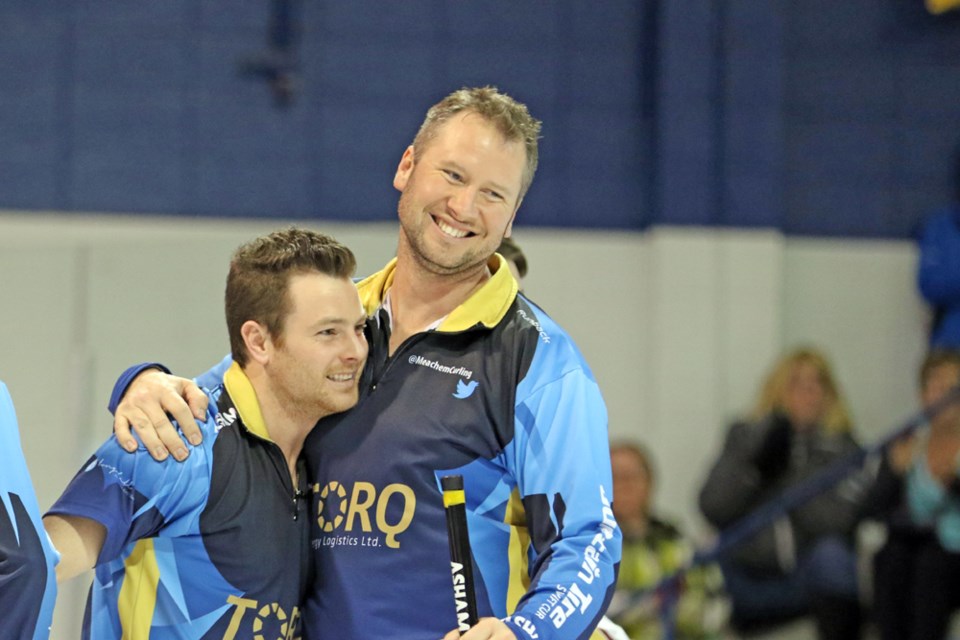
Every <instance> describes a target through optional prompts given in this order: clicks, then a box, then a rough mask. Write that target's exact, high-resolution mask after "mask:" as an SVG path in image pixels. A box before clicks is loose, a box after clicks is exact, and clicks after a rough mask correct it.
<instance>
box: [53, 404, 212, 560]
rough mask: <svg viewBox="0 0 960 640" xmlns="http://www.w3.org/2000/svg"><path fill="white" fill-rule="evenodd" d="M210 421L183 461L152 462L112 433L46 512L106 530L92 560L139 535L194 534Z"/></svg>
mask: <svg viewBox="0 0 960 640" xmlns="http://www.w3.org/2000/svg"><path fill="white" fill-rule="evenodd" d="M208 418H209V415H208ZM212 425H213V420H212V419H208V420H207V422H206V424H205V425H203V427H202V428H203V430H204V432H205V433H204V443H203V445H201V446H199V447H195V448H194V449H193V450H192V453H191V455H190V457H188V458H187V459H186V460H185V461H183V462H175V461H174V460H172V459H171V458H168V459H166V460H164V461H163V462H157V461H155V460H154V459H153V458H151V457H150V455H149V453H148V452H147V451H146V449H144V447H143V446H142V445H141V446H140V447H139V448H138V449H137V451H136V452H134V453H133V454H132V455H131V454H130V453H128V452H126V451H124V449H123V448H122V447H121V446H120V445H119V443H118V442H117V440H116V437H111V438H110V439H109V440H107V441H106V442H105V443H104V444H103V445H102V446H101V447H100V448H99V449H97V451H96V452H95V453H94V454H93V456H91V458H90V459H89V460H87V462H86V463H85V464H84V465H83V467H82V468H81V469H80V471H79V472H78V473H77V475H75V476H74V477H73V479H72V480H71V481H70V484H69V485H68V486H67V488H66V490H65V491H64V492H63V495H61V496H60V498H59V499H58V500H57V501H56V503H54V505H53V507H51V508H50V510H49V511H48V514H54V515H69V516H80V517H84V518H89V519H91V520H95V521H97V522H99V523H100V524H102V525H103V526H104V527H105V528H106V530H107V536H106V539H105V540H104V543H103V548H102V549H101V551H100V555H99V557H98V559H97V564H101V563H103V562H107V561H109V560H112V559H114V558H117V557H118V556H120V555H121V553H122V552H123V549H124V547H125V546H126V545H127V544H128V543H131V542H134V541H136V540H139V539H141V538H148V537H153V536H180V535H185V534H189V533H194V532H196V531H197V530H198V527H199V518H200V513H201V511H202V510H203V507H204V506H205V504H206V499H207V495H208V493H209V488H210V472H211V468H212V464H211V452H212V446H213V441H214V440H215V436H214V430H213V428H212Z"/></svg>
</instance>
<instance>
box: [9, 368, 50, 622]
mask: <svg viewBox="0 0 960 640" xmlns="http://www.w3.org/2000/svg"><path fill="white" fill-rule="evenodd" d="M0 447H2V451H3V464H0V602H2V603H3V615H2V616H0V637H4V638H33V639H34V640H38V639H41V638H47V637H49V635H50V625H51V623H52V621H53V605H54V601H55V600H56V597H57V580H56V575H55V573H54V567H55V566H56V564H57V562H58V561H59V556H58V554H57V552H56V551H55V550H54V548H53V545H51V544H50V538H48V537H47V533H46V531H45V530H44V528H43V525H42V524H41V521H40V509H39V507H38V506H37V498H36V495H35V494H34V490H33V483H32V482H31V480H30V474H29V472H28V471H27V464H26V461H25V460H24V457H23V451H22V449H21V447H20V433H19V430H18V428H17V416H16V413H15V412H14V409H13V401H12V400H11V399H10V394H9V393H8V392H7V387H6V385H4V384H3V383H2V382H0Z"/></svg>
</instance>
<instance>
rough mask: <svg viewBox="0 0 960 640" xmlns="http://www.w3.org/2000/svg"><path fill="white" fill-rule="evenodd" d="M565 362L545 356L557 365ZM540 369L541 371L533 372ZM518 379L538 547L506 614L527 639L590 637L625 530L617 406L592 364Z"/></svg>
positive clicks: (522, 474)
mask: <svg viewBox="0 0 960 640" xmlns="http://www.w3.org/2000/svg"><path fill="white" fill-rule="evenodd" d="M558 364H560V365H561V366H562V364H561V363H546V362H541V363H538V362H537V360H536V359H534V362H533V365H532V369H535V368H536V367H538V366H540V365H542V366H544V367H545V368H546V369H547V370H549V369H553V368H554V367H556V366H558ZM530 378H532V379H530ZM537 378H538V375H537V373H536V371H533V370H532V371H531V374H530V375H528V380H527V381H524V382H522V383H521V385H520V386H519V387H518V390H517V391H518V396H517V397H518V403H517V406H516V410H515V411H516V413H515V416H516V421H517V426H516V429H517V433H518V434H519V436H520V437H519V438H518V439H517V440H516V441H515V446H516V448H515V450H514V451H513V453H512V455H511V456H510V457H511V458H512V459H511V460H509V461H508V464H512V465H513V466H514V469H513V473H514V476H515V477H516V479H517V487H518V490H519V492H520V496H521V498H522V500H523V505H524V510H525V513H526V519H527V527H528V530H529V532H530V538H531V544H532V547H533V552H532V556H533V557H532V559H531V564H530V574H531V585H530V588H529V589H528V591H527V593H526V594H525V595H524V596H523V597H522V598H521V599H520V601H519V603H518V605H517V608H516V610H515V611H514V613H513V614H512V615H511V616H509V617H508V618H507V619H506V622H507V624H508V625H510V626H511V627H512V629H513V631H514V633H515V634H516V635H517V637H518V638H540V639H541V640H545V639H566V638H570V639H573V638H586V637H589V635H590V632H591V631H592V630H593V628H594V627H595V626H596V624H597V622H598V621H599V620H600V618H601V617H602V614H603V612H604V610H605V609H606V607H607V604H608V603H609V600H610V598H611V597H612V595H613V589H614V586H615V584H616V573H617V568H618V565H619V561H620V548H621V535H620V530H619V528H618V527H617V523H616V521H615V519H614V517H613V511H612V507H611V499H612V497H613V492H612V480H611V472H610V452H609V444H608V440H607V411H606V407H605V405H604V403H603V399H602V398H601V396H600V391H599V389H598V387H597V384H596V382H595V381H594V380H593V378H592V376H591V375H590V372H589V370H588V369H587V368H586V366H585V365H582V366H573V367H572V368H569V369H568V370H567V372H566V373H564V374H563V375H561V376H560V377H559V378H556V379H554V380H552V381H549V382H546V383H545V384H540V383H538V381H537Z"/></svg>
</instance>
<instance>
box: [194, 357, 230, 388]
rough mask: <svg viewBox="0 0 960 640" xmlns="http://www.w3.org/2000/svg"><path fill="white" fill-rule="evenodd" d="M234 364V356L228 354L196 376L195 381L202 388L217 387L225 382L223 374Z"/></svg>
mask: <svg viewBox="0 0 960 640" xmlns="http://www.w3.org/2000/svg"><path fill="white" fill-rule="evenodd" d="M232 364H233V356H230V355H227V356H226V357H225V358H224V359H223V360H221V361H220V362H218V363H217V364H215V365H213V366H212V367H210V368H209V369H207V370H206V371H204V372H203V373H201V374H200V375H199V376H197V377H196V378H194V381H195V382H196V383H197V386H199V387H200V388H201V389H215V388H216V387H218V386H220V383H222V382H223V376H224V374H226V373H227V369H229V368H230V365H232Z"/></svg>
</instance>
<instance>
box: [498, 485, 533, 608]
mask: <svg viewBox="0 0 960 640" xmlns="http://www.w3.org/2000/svg"><path fill="white" fill-rule="evenodd" d="M504 521H505V522H506V523H507V524H509V525H510V544H509V546H508V547H507V561H508V562H509V567H510V574H509V577H508V579H507V580H508V581H507V614H512V613H513V612H514V611H516V610H517V603H518V602H520V598H522V597H523V594H525V593H526V592H527V589H528V588H529V587H530V571H529V561H528V559H527V549H529V548H530V533H529V532H528V531H527V516H526V511H524V509H523V501H522V500H521V499H520V492H519V491H518V490H517V489H516V488H514V490H513V492H512V493H511V494H510V500H509V501H508V502H507V511H506V514H505V516H504Z"/></svg>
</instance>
